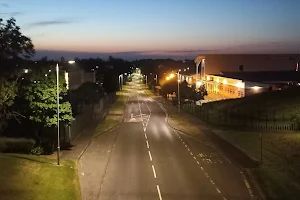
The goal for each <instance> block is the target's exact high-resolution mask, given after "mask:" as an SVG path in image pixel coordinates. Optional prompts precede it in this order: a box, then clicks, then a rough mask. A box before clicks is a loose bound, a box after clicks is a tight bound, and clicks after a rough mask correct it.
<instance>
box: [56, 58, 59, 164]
mask: <svg viewBox="0 0 300 200" xmlns="http://www.w3.org/2000/svg"><path fill="white" fill-rule="evenodd" d="M56 103H57V165H59V164H60V162H59V161H60V160H59V154H60V133H59V65H58V63H57V64H56Z"/></svg>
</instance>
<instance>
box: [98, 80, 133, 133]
mask: <svg viewBox="0 0 300 200" xmlns="http://www.w3.org/2000/svg"><path fill="white" fill-rule="evenodd" d="M128 89H129V87H128V86H123V90H122V91H119V92H117V100H116V102H115V103H114V104H113V105H112V106H111V108H110V110H109V113H108V115H107V116H106V118H105V120H104V121H103V122H101V123H100V124H99V125H98V126H97V128H96V130H95V133H94V137H97V136H99V135H101V134H102V133H103V132H105V131H107V130H109V129H111V128H113V127H115V126H117V125H118V124H119V123H120V122H121V120H122V117H123V112H124V109H125V106H126V100H127V99H128Z"/></svg>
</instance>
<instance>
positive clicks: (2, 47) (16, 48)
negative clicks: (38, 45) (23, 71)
mask: <svg viewBox="0 0 300 200" xmlns="http://www.w3.org/2000/svg"><path fill="white" fill-rule="evenodd" d="M34 54H35V50H34V45H33V44H32V42H31V39H30V38H28V37H26V36H24V35H23V34H22V33H21V31H20V27H19V26H17V25H16V20H15V19H14V18H10V19H8V20H7V21H6V23H3V20H2V19H0V61H5V60H7V59H20V58H21V59H22V58H26V59H29V58H31V57H32V56H33V55H34Z"/></svg>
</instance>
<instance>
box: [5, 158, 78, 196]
mask: <svg viewBox="0 0 300 200" xmlns="http://www.w3.org/2000/svg"><path fill="white" fill-rule="evenodd" d="M55 163H56V161H55V160H52V159H47V158H44V157H42V156H32V155H22V154H0V199H1V200H8V199H9V200H15V199H16V200H19V199H22V200H29V199H34V200H40V199H41V200H48V199H49V200H50V199H51V200H52V199H60V200H80V199H81V194H80V186H79V180H78V177H77V168H76V165H75V162H74V161H69V160H62V162H61V166H56V165H55Z"/></svg>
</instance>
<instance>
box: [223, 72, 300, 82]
mask: <svg viewBox="0 0 300 200" xmlns="http://www.w3.org/2000/svg"><path fill="white" fill-rule="evenodd" d="M221 75H222V76H225V77H228V78H234V79H241V80H244V81H253V82H300V72H299V71H224V72H221Z"/></svg>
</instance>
